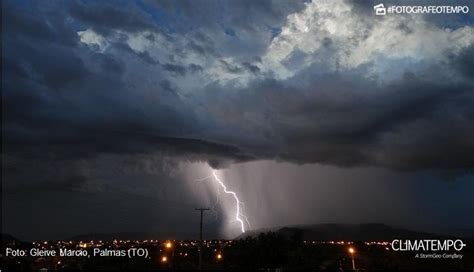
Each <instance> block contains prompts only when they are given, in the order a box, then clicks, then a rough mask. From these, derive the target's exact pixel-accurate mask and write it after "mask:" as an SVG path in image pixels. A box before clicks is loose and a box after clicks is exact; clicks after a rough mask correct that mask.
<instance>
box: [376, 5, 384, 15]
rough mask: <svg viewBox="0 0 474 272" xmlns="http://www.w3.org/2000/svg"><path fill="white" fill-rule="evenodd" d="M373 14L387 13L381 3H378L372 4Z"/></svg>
mask: <svg viewBox="0 0 474 272" xmlns="http://www.w3.org/2000/svg"><path fill="white" fill-rule="evenodd" d="M374 10H375V15H385V14H387V9H386V8H385V6H384V5H383V4H378V5H375V6H374Z"/></svg>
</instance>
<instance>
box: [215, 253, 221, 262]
mask: <svg viewBox="0 0 474 272" xmlns="http://www.w3.org/2000/svg"><path fill="white" fill-rule="evenodd" d="M216 259H217V260H218V261H220V260H222V254H221V253H217V255H216Z"/></svg>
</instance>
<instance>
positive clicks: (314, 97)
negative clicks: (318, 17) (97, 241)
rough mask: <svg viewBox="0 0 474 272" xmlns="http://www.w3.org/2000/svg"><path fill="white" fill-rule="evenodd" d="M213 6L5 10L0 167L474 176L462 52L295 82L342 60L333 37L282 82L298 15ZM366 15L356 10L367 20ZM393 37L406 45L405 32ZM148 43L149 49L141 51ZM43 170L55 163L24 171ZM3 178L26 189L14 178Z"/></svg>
mask: <svg viewBox="0 0 474 272" xmlns="http://www.w3.org/2000/svg"><path fill="white" fill-rule="evenodd" d="M219 3H220V2H214V1H206V2H198V1H178V2H176V1H171V2H166V1H158V2H144V3H143V4H140V3H139V2H136V3H135V2H126V3H120V4H115V3H114V4H112V2H91V3H81V2H68V3H61V4H54V3H49V2H47V3H46V4H44V5H40V4H38V3H32V2H27V3H26V4H25V5H20V4H19V3H16V2H13V1H6V2H5V3H4V9H6V10H8V11H9V12H8V13H5V14H4V16H3V18H2V21H3V24H2V32H3V41H2V43H3V49H4V52H3V57H2V66H3V67H2V68H3V69H2V76H3V80H2V89H3V91H2V102H3V105H4V106H3V107H2V111H3V115H2V116H3V117H2V121H3V122H2V136H3V140H2V147H3V154H6V155H7V156H6V157H5V159H4V161H6V163H7V164H8V163H9V162H8V161H9V160H10V159H14V160H15V161H17V160H24V161H23V162H19V163H18V165H23V164H24V165H25V168H31V169H33V170H32V172H31V175H38V176H41V175H43V173H44V172H43V170H41V169H54V168H56V167H57V164H58V163H61V162H62V161H63V160H64V161H65V163H67V162H71V164H74V163H75V161H76V160H80V159H83V158H94V157H96V156H97V155H99V154H121V155H126V154H146V153H150V154H151V153H155V152H158V153H157V154H165V155H167V156H173V155H176V156H178V157H180V158H183V159H185V160H191V161H207V162H209V164H210V165H211V166H213V167H216V168H220V167H226V166H227V165H228V164H229V163H231V162H240V161H247V160H257V159H275V160H285V161H291V162H296V163H310V162H318V163H323V164H334V165H340V166H357V165H375V166H383V167H388V168H395V169H404V170H419V169H428V168H438V169H466V168H473V166H474V157H473V156H472V155H471V154H473V153H474V143H473V139H474V131H473V127H472V123H473V122H474V113H473V108H474V97H473V93H472V90H473V81H472V80H473V79H472V70H473V69H472V68H473V67H472V66H473V63H472V59H473V58H472V55H473V46H472V45H471V46H470V47H467V48H464V49H462V50H461V51H459V52H455V51H453V52H446V56H447V59H448V60H449V61H447V62H442V61H433V63H430V61H429V60H428V61H427V62H428V64H425V63H421V64H420V65H419V66H421V68H417V69H416V70H415V71H410V70H409V69H408V70H407V71H404V72H403V73H401V74H402V75H401V76H399V77H395V78H394V79H392V80H390V81H388V82H385V83H380V82H379V80H378V79H377V78H372V77H370V76H368V75H369V74H370V70H371V69H376V67H375V64H374V63H370V62H369V63H366V64H364V65H360V66H358V67H355V68H354V67H351V68H346V69H341V70H338V71H331V70H329V69H326V68H325V67H329V66H330V63H329V61H328V62H325V61H319V62H318V61H314V63H312V64H310V65H309V66H307V67H306V68H305V69H301V70H300V68H301V67H302V63H304V62H305V60H306V59H307V58H313V57H314V58H316V57H318V56H323V57H327V58H328V59H330V58H331V56H332V55H333V54H334V52H337V51H338V50H339V51H344V50H346V48H344V47H343V46H345V45H344V44H342V45H341V44H340V43H338V42H337V40H336V39H337V37H336V38H334V37H332V38H331V37H322V38H321V39H322V45H323V46H322V47H321V48H322V49H320V50H319V51H315V52H314V53H308V52H303V51H302V50H301V49H300V48H298V47H295V48H294V49H293V50H292V51H291V52H290V53H289V54H288V56H287V57H286V58H285V59H284V60H282V61H281V64H282V65H283V66H285V67H286V68H287V69H290V70H295V71H298V72H297V73H296V74H294V75H292V76H291V77H288V78H284V79H282V78H278V77H277V76H276V75H275V74H274V73H273V72H268V71H264V70H263V68H262V67H263V65H264V58H265V54H266V51H267V48H268V46H269V43H271V42H272V41H273V40H274V39H275V38H276V37H277V36H278V35H280V34H281V32H282V31H281V28H282V27H283V26H284V25H285V24H286V22H287V20H288V18H287V16H288V15H289V14H291V13H294V12H299V11H301V10H302V9H303V8H304V7H305V5H304V3H301V2H297V3H295V2H293V1H238V2H237V1H235V2H234V1H232V2H227V3H226V4H225V5H221V4H219ZM56 5H58V6H59V7H61V8H58V6H56ZM367 5H369V4H367V3H366V5H360V6H357V8H356V9H355V10H354V11H359V9H361V10H360V12H359V13H361V14H363V11H362V9H364V7H365V6H367ZM369 6H370V5H369ZM64 7H65V8H64ZM369 8H370V7H369ZM364 12H365V11H364ZM173 14H178V15H176V16H177V17H173V16H174V15H173ZM53 15H54V16H53ZM242 18H245V20H242ZM275 29H277V30H279V31H275ZM399 29H403V30H404V31H403V33H404V35H412V30H411V28H410V25H409V24H400V25H399ZM87 30H91V31H94V33H95V34H96V35H100V36H99V38H101V39H104V44H100V42H102V41H100V40H99V41H96V40H90V41H89V43H87V44H86V43H85V42H80V39H79V37H78V32H79V31H87ZM371 31H373V29H372V27H367V29H366V30H365V32H364V33H362V34H361V37H353V39H352V40H351V43H354V44H357V43H361V42H363V41H364V40H365V39H367V35H369V34H370V33H371ZM141 33H145V34H143V35H144V41H142V40H139V41H138V42H136V43H137V44H138V45H137V44H135V45H134V46H135V47H133V46H132V45H131V43H130V40H129V39H131V38H130V37H132V36H133V35H140V34H141ZM275 33H277V34H275ZM326 35H328V34H327V33H326ZM99 38H97V39H99ZM147 42H150V43H156V44H158V46H156V47H155V48H154V49H155V50H154V51H153V50H148V49H147V47H146V46H144V45H143V44H145V45H146V43H147ZM140 46H142V47H140ZM167 46H168V47H172V48H171V49H170V48H167ZM160 50H161V51H160ZM185 58H189V59H191V61H188V62H185V61H182V59H185ZM199 58H202V59H204V61H202V60H199ZM256 60H258V61H256ZM199 61H201V62H199ZM207 62H209V63H211V64H212V63H218V64H219V65H218V67H220V69H218V70H219V71H218V72H213V73H215V74H213V75H210V74H206V73H211V72H212V69H211V68H210V66H209V65H211V64H209V63H207ZM387 63H388V64H387V65H388V66H396V65H395V64H393V63H390V62H388V61H387ZM206 65H207V66H206ZM218 73H226V74H230V75H231V76H237V77H240V76H243V75H250V76H251V77H249V78H250V79H249V80H248V82H247V83H246V84H244V87H242V85H239V84H234V83H235V82H234V81H233V80H229V82H223V81H222V80H220V79H219V78H218V76H219V74H218ZM196 76H202V78H201V79H200V78H197V79H196V78H193V77H196ZM214 76H215V77H216V78H214ZM209 78H210V79H211V80H210V81H205V80H209ZM234 79H235V78H234ZM190 81H191V82H192V83H189V82H190ZM180 83H183V84H185V85H186V86H188V88H189V89H190V91H189V90H188V91H187V92H184V91H183V90H181V89H180V87H179V86H178V85H179V84H180ZM189 86H191V87H189ZM160 152H161V153H160ZM44 160H46V162H45V163H47V161H50V166H45V167H44V168H41V169H39V168H35V167H30V166H31V165H35V164H36V162H39V161H44ZM73 162H74V163H73ZM8 169H10V168H8ZM8 169H7V170H8ZM64 169H69V168H68V167H66V166H65V167H64ZM35 172H36V173H35ZM66 172H70V173H71V175H72V176H71V177H70V176H67V175H62V174H60V173H58V176H54V177H51V180H52V181H51V184H53V185H54V184H58V183H57V182H56V181H59V183H60V184H63V185H64V186H65V187H66V188H73V189H74V188H76V187H75V186H76V185H75V184H78V186H79V187H80V186H84V184H86V183H84V182H85V180H87V179H88V176H87V175H84V174H83V173H82V172H81V171H72V170H71V171H66ZM7 175H8V180H28V179H29V178H28V177H26V176H25V175H26V174H24V173H22V174H21V175H20V174H19V172H18V170H15V169H10V170H8V171H7ZM15 177H16V178H15ZM45 183H47V181H45V180H43V179H41V181H39V183H37V184H45ZM44 186H45V187H48V186H46V185H44Z"/></svg>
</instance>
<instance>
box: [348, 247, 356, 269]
mask: <svg viewBox="0 0 474 272" xmlns="http://www.w3.org/2000/svg"><path fill="white" fill-rule="evenodd" d="M349 253H350V254H351V259H352V269H353V270H354V271H355V270H356V267H355V261H354V253H355V249H354V248H353V247H350V248H349Z"/></svg>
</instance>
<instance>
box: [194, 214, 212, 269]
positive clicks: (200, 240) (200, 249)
mask: <svg viewBox="0 0 474 272" xmlns="http://www.w3.org/2000/svg"><path fill="white" fill-rule="evenodd" d="M195 210H196V211H200V212H201V223H200V225H199V248H198V253H199V270H201V269H202V217H203V214H204V211H209V208H196V209H195Z"/></svg>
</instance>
